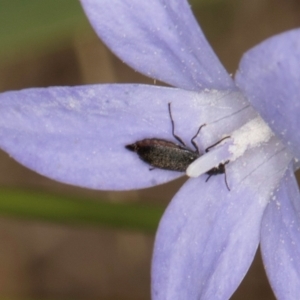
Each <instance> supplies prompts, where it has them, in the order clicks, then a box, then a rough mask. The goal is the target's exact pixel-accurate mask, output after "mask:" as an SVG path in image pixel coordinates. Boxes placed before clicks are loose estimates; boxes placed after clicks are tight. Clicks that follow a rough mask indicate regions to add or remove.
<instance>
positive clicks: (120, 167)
mask: <svg viewBox="0 0 300 300" xmlns="http://www.w3.org/2000/svg"><path fill="white" fill-rule="evenodd" d="M182 99H185V101H182ZM169 102H172V115H173V119H174V122H175V126H176V132H177V134H178V135H179V136H181V137H182V138H183V139H184V140H185V141H186V142H187V143H188V144H189V141H190V139H191V138H192V137H193V136H194V135H195V133H196V131H197V129H198V128H199V126H200V125H201V124H203V123H204V122H206V121H208V120H207V119H205V118H210V119H211V121H213V122H214V124H213V125H212V126H210V127H211V130H210V132H211V134H213V132H214V131H217V127H218V126H217V125H216V124H219V126H220V127H222V128H223V127H224V128H226V126H227V125H226V124H227V123H228V121H227V118H226V116H229V115H232V114H233V115H234V114H235V112H236V111H239V110H242V113H241V117H240V118H241V119H243V118H244V116H245V114H243V111H247V107H246V108H245V109H243V107H245V104H244V103H243V101H241V100H240V99H239V95H238V94H234V93H231V92H227V91H224V92H216V91H211V92H203V93H196V92H190V91H184V90H179V89H175V88H166V87H158V86H146V85H91V86H81V87H55V88H54V87H52V88H42V89H28V90H22V91H17V92H6V93H2V94H0V147H1V148H2V149H3V150H4V151H6V152H7V153H9V154H10V155H11V156H12V157H13V158H15V159H16V160H17V161H19V162H20V163H22V164H24V165H25V166H27V167H29V168H31V169H33V170H35V171H37V172H39V173H40V174H43V175H46V176H48V177H50V178H53V179H56V180H59V181H62V182H66V183H70V184H75V185H79V186H84V187H89V188H97V189H116V190H119V189H120V190H126V189H134V188H136V189H137V188H143V187H148V186H153V185H157V184H160V183H164V182H167V181H169V180H172V179H174V178H177V177H178V176H181V175H183V174H182V173H178V172H172V171H163V170H159V169H155V170H153V171H149V165H147V164H146V163H144V162H143V161H141V160H140V159H139V158H138V156H137V155H136V153H133V152H130V151H128V150H127V149H125V145H128V144H132V143H135V142H136V141H138V140H142V139H144V138H160V139H166V140H171V141H173V142H175V143H178V142H177V141H176V140H175V139H174V137H173V136H172V129H171V121H170V116H169V112H168V103H169ZM240 118H237V124H238V123H239V119H240ZM219 119H221V120H224V121H219V122H218V120H219ZM240 121H241V122H242V120H240ZM228 126H229V125H228ZM207 127H208V126H207ZM228 128H229V129H230V127H228ZM207 131H209V130H206V131H205V130H203V137H204V140H205V137H206V136H208V137H209V138H211V134H207ZM215 138H217V137H215ZM189 145H190V144H189ZM192 149H193V148H192Z"/></svg>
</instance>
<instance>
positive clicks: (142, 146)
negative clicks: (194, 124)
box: [125, 103, 230, 191]
mask: <svg viewBox="0 0 300 300" xmlns="http://www.w3.org/2000/svg"><path fill="white" fill-rule="evenodd" d="M168 109H169V115H170V119H171V124H172V135H173V137H174V138H175V139H176V140H177V141H178V142H179V143H180V144H175V143H174V142H171V141H167V140H164V139H158V138H150V139H143V140H140V141H137V142H135V143H133V144H130V145H126V146H125V148H126V149H128V150H130V151H133V152H136V153H137V155H138V156H139V158H140V159H141V160H143V161H144V162H146V163H147V164H149V165H150V166H152V167H153V168H150V170H153V169H155V168H159V169H164V170H171V171H178V172H185V171H186V169H187V167H188V166H189V165H190V164H191V163H192V162H193V161H195V160H196V159H197V158H199V157H200V156H201V155H202V154H201V153H200V151H199V148H198V145H197V144H196V142H195V139H196V138H197V136H198V134H199V133H200V130H201V128H203V127H204V126H205V125H206V124H202V125H201V126H200V127H199V129H198V131H197V133H196V134H195V135H194V136H193V137H192V139H191V144H192V145H193V146H194V148H195V150H192V149H190V148H188V147H187V146H186V144H185V143H184V141H183V140H182V139H181V138H180V137H179V136H178V135H176V134H175V125H174V120H173V117H172V112H171V103H168ZM227 138H229V136H226V137H224V138H222V139H221V140H219V141H218V142H216V143H215V144H213V145H211V146H209V147H208V148H206V149H205V152H208V151H209V150H210V149H211V148H213V147H215V146H216V145H218V144H219V143H221V142H222V141H223V140H225V139H227ZM228 163H229V161H226V162H225V163H221V164H219V166H217V167H214V168H212V169H211V170H209V171H208V172H207V173H206V174H208V175H209V176H208V177H207V179H206V182H207V181H208V180H209V178H210V177H211V176H213V175H218V174H225V183H226V186H227V189H228V190H229V191H230V189H229V187H228V184H227V178H226V170H225V165H226V164H228Z"/></svg>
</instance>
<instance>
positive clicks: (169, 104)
mask: <svg viewBox="0 0 300 300" xmlns="http://www.w3.org/2000/svg"><path fill="white" fill-rule="evenodd" d="M168 107H169V115H170V119H171V123H172V134H173V136H174V138H175V139H176V140H177V141H178V142H179V143H180V144H182V145H183V146H184V147H186V145H185V143H184V141H183V140H182V139H181V138H180V137H179V136H178V135H176V134H175V132H174V131H175V125H174V120H173V117H172V112H171V103H170V102H169V103H168Z"/></svg>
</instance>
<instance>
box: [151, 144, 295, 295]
mask: <svg viewBox="0 0 300 300" xmlns="http://www.w3.org/2000/svg"><path fill="white" fill-rule="evenodd" d="M277 141H278V140H277ZM275 143H276V141H275V139H274V140H273V141H272V142H271V143H270V144H268V145H264V146H261V147H260V148H259V150H258V149H255V150H256V151H254V150H250V151H249V153H247V154H245V155H244V156H245V158H244V156H243V157H241V158H240V159H239V160H237V161H235V162H233V163H230V164H229V165H228V168H227V177H228V183H229V186H230V188H231V191H228V190H227V188H226V185H225V183H224V177H223V176H217V177H215V178H211V179H210V180H209V182H207V183H205V179H206V177H207V176H202V177H199V178H197V179H190V180H189V181H188V182H187V183H186V184H185V185H184V186H183V187H182V188H181V190H180V191H179V192H178V193H177V194H176V196H175V197H174V199H173V200H172V202H171V203H170V205H169V207H168V209H167V210H166V212H165V214H164V216H163V218H162V220H161V223H160V225H159V229H158V232H157V236H156V241H155V252H154V257H153V264H152V284H153V288H152V297H153V299H154V300H157V299H164V300H165V299H172V300H176V299H189V300H193V299H197V300H199V299H201V300H203V299H228V298H229V297H230V296H231V295H232V293H233V292H234V291H235V289H236V288H237V286H238V285H239V283H240V281H241V280H242V278H243V277H244V275H245V273H246V272H247V269H248V268H249V266H250V264H251V261H252V259H253V256H254V254H255V251H256V249H257V245H258V242H259V236H260V223H261V218H262V215H263V211H264V209H265V207H266V205H267V201H268V198H269V195H270V193H271V192H272V190H273V188H274V186H276V185H277V183H278V182H279V180H280V178H281V177H282V176H283V174H284V170H285V168H286V167H287V165H288V163H289V161H290V160H291V157H289V158H287V156H286V153H284V151H285V150H284V149H282V150H281V152H279V153H277V150H278V149H276V150H275V149H274V147H275ZM276 153H277V154H276Z"/></svg>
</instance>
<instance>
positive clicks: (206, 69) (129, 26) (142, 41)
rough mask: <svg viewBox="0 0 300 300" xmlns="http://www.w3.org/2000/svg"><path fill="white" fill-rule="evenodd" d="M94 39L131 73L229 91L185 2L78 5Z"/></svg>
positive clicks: (85, 0)
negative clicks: (100, 40)
mask: <svg viewBox="0 0 300 300" xmlns="http://www.w3.org/2000/svg"><path fill="white" fill-rule="evenodd" d="M81 3H82V5H83V8H84V10H85V12H86V14H87V16H88V18H89V20H90V22H91V24H92V25H93V27H94V29H95V31H96V32H97V34H98V35H99V37H100V38H101V39H102V40H103V41H104V42H105V43H106V44H107V45H108V47H109V48H110V49H111V50H112V51H113V52H114V53H115V54H116V55H117V56H119V57H120V58H121V59H122V60H123V61H124V62H125V63H127V64H128V65H130V66H131V67H132V68H134V69H135V70H137V71H139V72H141V73H143V74H145V75H147V76H149V77H152V78H155V79H159V80H161V81H164V82H166V83H168V84H170V85H173V86H176V87H180V88H184V89H189V90H197V91H199V90H201V89H203V88H215V89H228V88H234V84H233V81H232V79H231V77H230V76H229V75H228V73H227V72H226V71H225V69H224V67H223V66H222V65H221V63H220V62H219V60H218V58H217V57H216V55H215V54H214V52H213V51H212V49H211V47H210V45H209V44H208V42H207V40H206V39H205V37H204V35H203V33H202V31H201V29H200V27H199V26H198V24H197V21H196V20H195V18H194V16H193V14H192V12H191V9H190V7H189V4H188V3H187V1H186V0H152V1H140V0H122V1H120V0H102V1H94V0H81Z"/></svg>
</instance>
